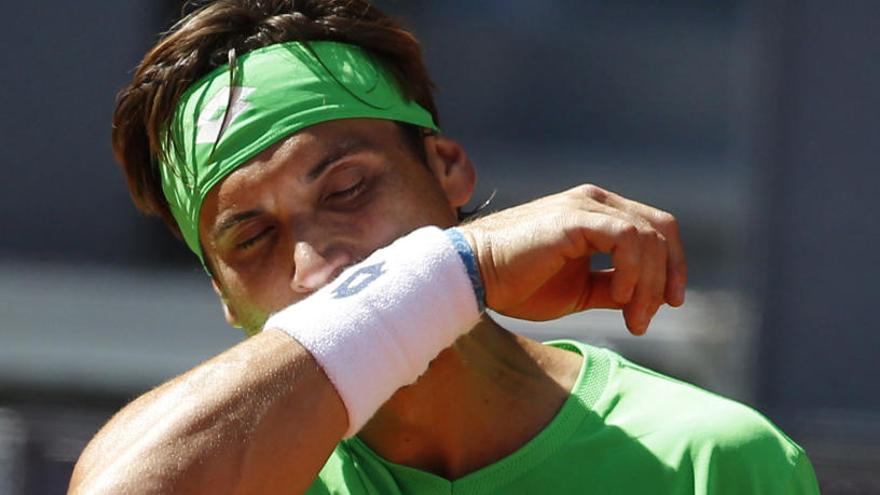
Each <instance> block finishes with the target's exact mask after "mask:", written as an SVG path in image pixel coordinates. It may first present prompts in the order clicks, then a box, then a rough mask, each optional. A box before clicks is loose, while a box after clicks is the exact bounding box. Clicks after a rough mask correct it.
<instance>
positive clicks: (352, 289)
mask: <svg viewBox="0 0 880 495" xmlns="http://www.w3.org/2000/svg"><path fill="white" fill-rule="evenodd" d="M383 266H385V262H384V261H380V262H379V263H375V264H372V265H369V266H365V267H362V268H360V269H359V270H358V271H356V272H354V273H352V274H351V276H349V277H348V278H347V279H345V281H344V282H342V283H341V284H339V286H338V287H336V288H335V289H333V298H334V299H342V298H344V297H349V296H353V295H355V294H357V293H358V292H360V291H362V290H364V289H366V288H367V287H368V286H369V285H370V284H372V283H373V282H374V281H375V280H376V279H378V278H379V277H380V276H381V275H382V274H383V273H385V272H384V271H382V267H383Z"/></svg>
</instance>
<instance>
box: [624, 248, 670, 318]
mask: <svg viewBox="0 0 880 495" xmlns="http://www.w3.org/2000/svg"><path fill="white" fill-rule="evenodd" d="M643 237H645V241H644V242H645V254H644V256H642V274H641V276H640V278H639V283H638V285H637V286H636V289H635V292H634V293H633V297H632V300H631V301H630V302H629V303H628V304H627V305H626V306H624V309H623V315H624V319H625V320H626V324H627V328H629V330H630V331H631V332H632V333H633V334H635V335H641V334H643V333H645V331H647V329H648V325H649V324H650V322H651V318H653V317H654V314H655V313H656V312H657V309H658V308H659V307H660V305H661V304H663V296H664V287H665V285H666V259H667V255H666V246H665V245H664V241H663V239H662V238H660V237H659V236H658V235H657V234H656V233H653V232H649V233H646V234H644V236H643Z"/></svg>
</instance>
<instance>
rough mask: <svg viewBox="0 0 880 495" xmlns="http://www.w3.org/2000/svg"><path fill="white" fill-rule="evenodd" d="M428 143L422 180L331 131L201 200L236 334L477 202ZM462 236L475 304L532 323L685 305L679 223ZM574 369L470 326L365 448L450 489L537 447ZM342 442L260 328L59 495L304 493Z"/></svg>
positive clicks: (395, 146)
mask: <svg viewBox="0 0 880 495" xmlns="http://www.w3.org/2000/svg"><path fill="white" fill-rule="evenodd" d="M425 145H426V151H427V163H421V162H420V161H419V160H418V159H417V158H416V157H415V155H414V153H412V151H411V150H410V149H408V148H407V147H406V146H405V145H404V144H403V142H402V140H401V138H400V134H399V131H398V128H397V126H396V125H395V124H393V123H391V122H388V121H376V120H370V119H352V120H341V121H333V122H327V123H323V124H319V125H316V126H313V127H310V128H308V129H306V130H304V131H301V132H299V133H297V134H295V135H293V136H292V137H290V138H287V139H285V140H283V141H281V142H280V143H278V144H277V145H275V146H273V147H272V148H269V149H268V150H266V151H265V152H263V153H262V154H260V155H259V156H257V157H256V158H254V159H253V160H251V161H250V162H248V164H246V165H245V166H243V167H241V168H240V169H238V170H237V171H236V172H234V173H232V174H231V175H230V176H228V177H227V178H226V179H225V180H223V181H222V182H221V183H220V184H219V185H218V186H217V187H215V188H214V189H213V190H212V191H211V193H210V194H209V195H208V197H207V199H206V201H205V203H204V205H203V207H202V212H201V218H200V236H201V240H202V244H203V246H204V250H205V254H206V256H207V259H208V262H209V264H210V266H211V268H212V271H213V273H214V275H215V277H214V283H215V287H216V289H217V291H218V293H219V294H220V295H221V298H222V300H223V302H224V308H225V311H226V314H227V318H228V319H229V321H230V323H231V324H233V325H236V326H240V327H243V328H244V329H245V330H246V331H249V332H251V333H254V332H256V331H257V330H259V328H260V327H261V325H262V323H263V322H264V321H265V319H266V318H267V316H268V315H269V314H271V313H272V312H274V311H277V310H279V309H281V308H283V307H286V306H287V305H289V304H292V303H295V302H297V301H299V300H301V299H302V298H304V297H306V296H308V294H310V293H311V292H313V291H314V290H316V289H317V288H319V287H321V286H322V285H324V284H326V283H328V282H329V281H330V280H332V278H333V277H334V276H335V275H336V274H338V273H339V272H340V271H341V270H342V269H343V268H344V267H345V266H347V265H349V264H351V263H354V262H356V261H357V260H359V259H362V258H364V257H365V256H366V255H368V254H369V253H371V252H372V251H374V250H375V249H378V248H379V247H382V246H384V245H386V244H388V243H390V242H391V241H392V240H394V239H395V238H397V237H400V236H402V235H405V234H406V233H408V232H410V231H412V230H414V229H415V228H417V227H420V226H423V225H427V224H433V225H438V226H441V227H448V226H451V225H454V224H455V223H456V209H457V208H459V207H461V206H463V205H464V204H466V203H467V202H468V201H469V200H470V197H471V194H472V192H473V186H474V183H475V173H474V169H473V166H472V164H471V163H470V161H469V160H468V158H467V156H466V155H465V153H464V151H463V150H462V148H461V147H460V146H459V145H458V144H457V143H456V142H454V141H452V140H450V139H446V138H442V137H433V136H432V137H427V138H425ZM462 231H463V232H464V234H465V236H466V238H468V240H469V241H470V242H471V244H472V246H473V247H474V250H475V254H476V258H477V262H478V266H479V268H480V272H481V275H482V277H483V281H484V284H485V288H486V299H487V303H488V306H489V307H491V308H493V309H495V310H498V311H500V312H503V313H505V314H509V315H512V316H517V317H520V318H528V319H536V320H540V319H551V318H556V317H559V316H563V315H566V314H570V313H572V312H576V311H583V310H586V309H590V308H615V309H621V310H622V312H623V315H624V318H625V320H626V322H627V326H628V327H629V329H630V331H631V332H633V333H636V334H640V333H643V332H644V331H645V330H646V328H647V326H648V323H649V322H650V319H651V317H652V316H653V315H654V313H655V312H656V310H657V308H658V307H659V306H660V305H661V304H664V303H668V304H671V305H674V306H677V305H680V304H681V303H682V302H683V301H684V285H685V282H686V268H685V263H684V255H683V251H682V248H681V243H680V240H679V238H678V232H677V228H676V225H675V221H674V218H672V217H671V216H670V215H668V214H667V213H664V212H661V211H659V210H656V209H654V208H651V207H649V206H645V205H641V204H639V203H636V202H633V201H630V200H627V199H625V198H622V197H620V196H617V195H614V194H613V193H610V192H608V191H605V190H603V189H600V188H598V187H595V186H580V187H577V188H574V189H571V190H569V191H565V192H563V193H559V194H556V195H552V196H548V197H546V198H541V199H539V200H536V201H534V202H532V203H529V204H526V205H522V206H519V207H515V208H511V209H509V210H505V211H503V212H499V213H497V214H494V215H490V216H487V217H485V218H482V219H479V220H476V221H474V222H471V223H468V224H466V225H464V226H462ZM597 252H605V253H610V254H611V258H612V263H613V265H614V268H613V269H611V270H607V271H602V272H591V271H590V266H589V259H590V256H591V255H593V254H595V253H597ZM580 360H581V358H580V357H579V356H578V355H576V354H573V353H569V352H566V351H563V350H560V349H555V348H548V347H545V346H542V345H540V344H538V343H536V342H533V341H531V340H528V339H525V338H522V337H518V336H515V335H513V334H511V333H509V332H507V331H506V330H504V329H502V328H500V327H499V326H498V325H496V324H495V323H494V322H492V321H491V320H489V319H484V320H482V321H481V322H480V323H479V324H478V325H477V326H476V327H475V328H474V329H473V330H472V331H471V332H470V333H469V334H467V335H465V336H463V337H462V338H460V339H459V340H458V341H457V342H456V344H455V345H453V346H452V347H450V348H448V349H446V350H444V351H443V352H441V353H440V355H439V356H438V357H437V358H436V359H435V360H434V361H433V362H432V363H431V366H430V367H429V370H428V371H427V372H426V373H425V374H424V375H423V376H422V377H421V378H420V379H419V380H418V381H417V382H416V383H415V384H412V385H410V386H407V387H403V388H401V389H399V390H398V391H397V393H396V394H395V395H394V396H393V397H392V398H391V399H390V400H389V401H388V402H387V403H386V404H385V405H383V407H382V408H380V410H379V411H378V412H377V413H376V415H375V416H374V417H373V419H372V420H371V421H370V422H369V423H368V424H367V425H366V426H365V427H364V428H363V429H362V430H361V433H360V437H361V438H362V439H363V440H364V441H365V442H366V443H367V444H368V445H369V446H370V447H371V448H373V450H375V451H376V452H377V453H379V454H380V455H382V456H384V457H386V458H387V459H389V460H391V461H394V462H398V463H401V464H406V465H410V466H413V467H416V468H419V469H424V470H427V471H430V472H433V473H436V474H438V475H441V476H444V477H446V478H449V479H455V478H459V477H461V476H463V475H465V474H467V473H469V472H472V471H474V470H476V469H479V468H481V467H483V466H485V465H487V464H490V463H492V462H494V461H496V460H498V459H500V458H502V457H504V456H506V455H507V454H509V453H511V452H513V451H514V450H516V449H517V448H519V447H520V446H522V445H523V444H524V443H525V442H527V441H528V440H529V439H531V438H532V437H533V436H534V435H535V434H536V433H537V432H539V431H540V430H541V429H542V428H543V427H544V426H545V425H546V424H547V423H548V422H549V421H550V420H551V419H552V418H553V416H554V415H555V413H556V411H558V409H559V407H560V406H561V404H562V402H563V401H564V399H565V397H566V396H567V394H568V390H569V389H570V387H571V385H572V383H573V382H574V379H575V376H576V375H577V372H578V369H579V368H580V364H581V363H580ZM500 418H504V421H500ZM490 425H491V426H493V427H491V428H490V427H489V426H490ZM498 425H504V426H503V427H498ZM346 427H347V417H346V411H345V408H344V405H343V404H342V402H341V400H340V398H339V396H338V395H337V394H336V391H335V389H333V387H332V385H331V384H330V382H329V381H328V380H327V378H326V376H325V375H324V373H323V372H322V371H321V369H320V367H319V366H318V364H317V363H316V362H315V361H314V359H313V358H312V357H311V356H310V355H309V354H308V352H306V351H305V350H304V349H303V348H302V346H300V345H299V344H298V343H296V342H295V341H294V340H292V339H290V338H289V337H287V336H286V335H283V334H281V333H280V332H278V331H275V330H271V329H270V330H267V331H265V332H262V333H260V334H258V335H256V336H255V337H252V338H250V339H248V340H246V341H244V342H242V343H240V344H239V345H237V346H235V347H233V348H232V349H230V350H228V351H226V352H224V353H223V354H221V355H219V356H217V357H215V358H213V359H211V360H209V361H208V362H206V363H204V364H202V365H200V366H199V367H197V368H195V369H194V370H192V371H190V372H187V373H185V374H184V375H181V376H180V377H178V378H175V379H173V380H172V381H170V382H169V383H167V384H165V385H162V386H161V387H159V388H157V389H155V390H153V391H151V392H149V393H148V394H146V395H144V396H143V397H141V398H139V399H137V400H136V401H134V402H133V403H132V404H130V405H129V406H127V407H126V408H124V409H123V410H122V411H120V413H118V414H117V415H116V416H115V417H114V418H113V419H112V420H111V421H110V422H109V423H108V424H107V425H106V426H105V427H104V428H103V429H102V430H101V431H100V432H99V433H98V435H97V436H96V437H95V439H94V440H93V441H92V442H91V443H90V444H89V446H88V447H87V448H86V450H85V451H84V452H83V454H82V456H81V458H80V460H79V462H78V463H77V466H76V469H75V471H74V476H73V478H72V480H71V492H72V493H80V492H81V493H120V492H137V493H153V492H156V493H159V492H162V493H166V492H174V493H269V492H278V491H282V490H283V491H294V492H302V491H304V490H305V489H306V488H308V486H310V485H311V483H312V482H313V480H314V479H315V477H316V475H317V473H318V471H319V470H320V468H321V467H322V465H323V463H324V462H325V461H326V459H327V457H328V456H329V454H330V453H331V451H332V450H333V448H334V447H335V445H336V444H337V443H338V441H339V440H340V439H341V437H342V434H343V432H344V431H345V430H346Z"/></svg>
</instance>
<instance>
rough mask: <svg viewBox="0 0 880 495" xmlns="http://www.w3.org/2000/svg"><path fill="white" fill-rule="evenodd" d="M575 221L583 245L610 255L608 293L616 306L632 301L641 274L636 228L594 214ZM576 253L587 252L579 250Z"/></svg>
mask: <svg viewBox="0 0 880 495" xmlns="http://www.w3.org/2000/svg"><path fill="white" fill-rule="evenodd" d="M575 221H578V225H579V226H580V228H579V229H578V232H579V233H580V235H581V236H582V240H583V241H585V242H586V243H587V245H591V246H594V247H595V249H598V250H599V251H601V252H604V253H611V264H612V266H613V267H614V269H615V270H614V272H613V276H612V280H611V286H610V294H611V297H612V299H613V300H614V301H615V302H617V304H618V305H624V304H626V303H627V302H628V301H629V300H630V299H631V298H632V295H633V291H634V290H635V287H636V284H637V282H638V280H639V276H640V273H641V266H640V265H641V261H642V245H641V238H640V235H639V229H638V227H636V226H635V225H634V224H633V223H632V222H631V221H629V220H628V219H626V218H622V217H621V216H617V215H609V214H604V213H597V212H583V213H581V215H579V218H578V219H577V220H575ZM577 254H578V255H579V256H584V255H589V254H591V253H589V252H587V249H586V248H581V249H580V252H578V253H577Z"/></svg>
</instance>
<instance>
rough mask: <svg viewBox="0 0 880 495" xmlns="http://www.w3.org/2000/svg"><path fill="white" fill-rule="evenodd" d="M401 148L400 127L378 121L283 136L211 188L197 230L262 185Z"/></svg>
mask: <svg viewBox="0 0 880 495" xmlns="http://www.w3.org/2000/svg"><path fill="white" fill-rule="evenodd" d="M403 149H404V144H403V140H402V134H401V132H400V129H399V126H398V125H397V124H396V123H395V122H393V121H390V120H383V119H366V118H363V119H341V120H334V121H328V122H322V123H320V124H316V125H314V126H311V127H307V128H305V129H303V130H301V131H299V132H296V133H294V134H292V135H290V136H288V137H286V138H282V139H281V140H279V141H278V142H276V143H275V144H273V145H272V146H270V147H269V148H267V149H265V150H263V151H262V152H260V153H259V154H258V155H256V156H255V157H253V158H251V159H250V160H248V161H247V162H245V163H244V164H242V165H241V166H240V167H238V168H237V169H235V170H234V171H233V172H232V173H230V174H229V175H228V176H226V177H225V178H223V179H222V180H221V181H220V182H219V183H218V184H217V185H215V186H214V187H213V188H212V189H211V191H210V192H209V193H208V195H207V196H206V197H205V200H204V202H203V204H202V209H201V212H200V215H199V225H200V228H199V230H200V232H201V234H202V239H203V240H204V234H205V231H204V228H206V227H208V226H210V224H212V223H213V221H214V219H216V217H217V215H218V214H220V213H221V212H222V211H224V210H227V209H231V208H235V207H236V206H237V205H238V204H239V203H240V202H241V201H242V200H244V199H246V198H247V197H248V196H249V195H250V194H253V193H254V192H255V191H256V190H257V189H259V187H261V186H260V185H261V184H263V183H274V182H275V181H279V180H287V181H291V180H295V181H300V182H307V181H309V180H314V179H315V178H317V176H318V175H320V172H322V166H326V165H329V164H331V163H332V162H333V161H335V160H337V159H339V158H342V157H343V156H345V155H347V154H350V153H354V152H357V151H363V150H369V151H373V152H378V153H383V154H398V153H401V152H402V151H403Z"/></svg>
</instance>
